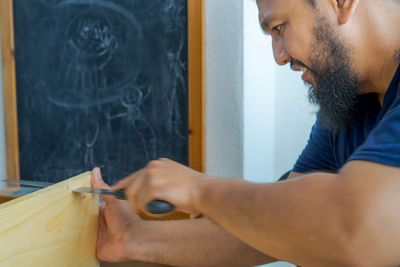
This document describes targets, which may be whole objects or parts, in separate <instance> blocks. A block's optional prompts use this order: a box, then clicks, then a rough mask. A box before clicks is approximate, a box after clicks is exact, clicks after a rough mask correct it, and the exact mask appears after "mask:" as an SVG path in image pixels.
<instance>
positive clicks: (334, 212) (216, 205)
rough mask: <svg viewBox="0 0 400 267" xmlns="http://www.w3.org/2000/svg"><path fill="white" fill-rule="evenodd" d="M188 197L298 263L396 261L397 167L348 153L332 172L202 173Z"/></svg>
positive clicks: (399, 224) (399, 221)
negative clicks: (228, 176) (260, 177)
mask: <svg viewBox="0 0 400 267" xmlns="http://www.w3.org/2000/svg"><path fill="white" fill-rule="evenodd" d="M293 175H294V174H293ZM194 198H195V200H194V203H195V204H194V206H195V207H196V210H198V211H199V212H202V213H204V214H207V215H208V216H209V217H211V219H212V220H214V221H215V222H217V223H218V224H220V225H221V226H222V227H223V228H224V229H227V230H228V231H229V232H231V233H233V234H234V235H235V236H237V237H238V238H239V239H241V240H243V241H245V242H246V243H248V244H250V245H251V246H253V247H255V248H257V249H258V250H260V251H263V252H264V253H269V255H272V256H275V257H277V258H281V259H284V260H287V261H290V262H293V263H297V264H300V265H303V266H362V267H367V266H374V267H376V266H398V265H399V264H400V253H399V251H398V247H399V245H400V231H399V229H400V208H399V206H400V205H399V203H400V170H399V168H395V167H389V166H385V165H380V164H376V163H372V162H366V161H352V162H350V163H349V164H347V165H346V166H345V167H344V168H343V169H342V170H341V171H340V173H338V174H328V173H313V174H308V175H305V176H300V177H298V178H297V179H296V178H293V179H289V180H287V181H284V182H280V183H274V184H252V183H248V182H245V181H242V180H222V179H204V180H201V181H200V182H199V183H198V185H197V186H196V187H195V188H194ZM221 211H224V212H221ZM233 218H234V219H233Z"/></svg>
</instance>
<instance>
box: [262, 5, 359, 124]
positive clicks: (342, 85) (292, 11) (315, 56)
mask: <svg viewBox="0 0 400 267" xmlns="http://www.w3.org/2000/svg"><path fill="white" fill-rule="evenodd" d="M316 2H318V1H316ZM257 4H258V7H259V19H260V24H261V26H262V28H263V30H264V31H265V32H266V33H268V34H270V35H271V37H272V43H273V50H274V56H275V60H276V62H277V63H278V64H280V65H284V64H287V63H290V64H291V68H292V69H293V70H295V71H303V72H304V73H303V76H302V79H303V80H304V81H305V82H306V83H307V84H308V85H309V99H310V102H312V103H316V104H318V105H319V107H320V110H319V119H320V121H321V123H322V124H323V126H325V127H326V128H329V129H331V130H334V131H342V130H346V129H347V128H348V127H350V126H351V124H352V123H353V122H354V121H355V120H356V118H357V110H358V102H357V99H358V97H357V95H358V90H357V88H358V77H357V74H356V73H355V71H354V70H353V69H352V67H351V60H352V58H351V55H352V51H351V49H352V48H351V47H350V45H348V44H346V43H345V42H344V41H343V40H342V38H341V36H340V35H339V34H338V33H337V30H336V28H335V26H334V25H332V24H330V22H329V20H328V19H327V17H326V16H324V14H323V12H322V11H320V10H319V8H318V3H317V5H316V6H315V7H313V6H312V5H311V4H309V3H307V2H306V1H305V0H258V1H257Z"/></svg>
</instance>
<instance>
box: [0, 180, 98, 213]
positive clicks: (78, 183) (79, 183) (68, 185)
mask: <svg viewBox="0 0 400 267" xmlns="http://www.w3.org/2000/svg"><path fill="white" fill-rule="evenodd" d="M91 177H92V172H84V173H81V174H79V175H76V176H74V177H72V178H69V179H66V180H64V181H61V182H59V183H56V184H54V185H51V186H48V187H45V188H43V189H40V190H38V191H36V192H33V193H31V194H28V195H26V196H22V197H19V198H16V199H14V200H11V201H8V202H6V203H4V204H1V205H0V212H1V211H2V210H4V209H6V208H8V207H11V206H14V205H16V204H19V203H21V202H25V201H27V202H29V201H30V200H32V199H34V198H37V197H41V196H43V194H44V193H46V192H50V191H55V190H60V189H61V188H62V187H64V190H67V191H69V192H71V191H72V190H74V189H76V188H79V187H83V186H90V184H91V182H90V180H91Z"/></svg>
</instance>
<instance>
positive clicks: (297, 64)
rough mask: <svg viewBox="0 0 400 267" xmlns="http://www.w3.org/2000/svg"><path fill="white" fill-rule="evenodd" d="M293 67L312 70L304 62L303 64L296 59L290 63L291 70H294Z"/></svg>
mask: <svg viewBox="0 0 400 267" xmlns="http://www.w3.org/2000/svg"><path fill="white" fill-rule="evenodd" d="M293 66H299V67H305V68H307V69H309V70H311V69H310V68H309V67H308V66H307V65H306V64H304V63H303V62H301V61H300V60H297V59H295V58H293V59H292V60H291V61H290V68H293Z"/></svg>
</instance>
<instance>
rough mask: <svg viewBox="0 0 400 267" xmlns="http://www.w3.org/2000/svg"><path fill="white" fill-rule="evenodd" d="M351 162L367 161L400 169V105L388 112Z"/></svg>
mask: <svg viewBox="0 0 400 267" xmlns="http://www.w3.org/2000/svg"><path fill="white" fill-rule="evenodd" d="M349 160H367V161H373V162H377V163H382V164H386V165H391V166H395V167H400V105H397V106H395V107H393V108H391V109H389V110H388V111H387V113H386V114H385V116H384V117H383V118H382V119H381V120H380V121H379V122H378V124H377V125H376V126H375V128H374V129H373V130H372V131H371V133H370V134H369V135H368V137H367V138H366V140H365V142H364V143H363V144H362V145H361V146H360V147H359V148H358V149H356V150H355V151H354V153H353V154H352V155H351V156H350V158H349Z"/></svg>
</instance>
